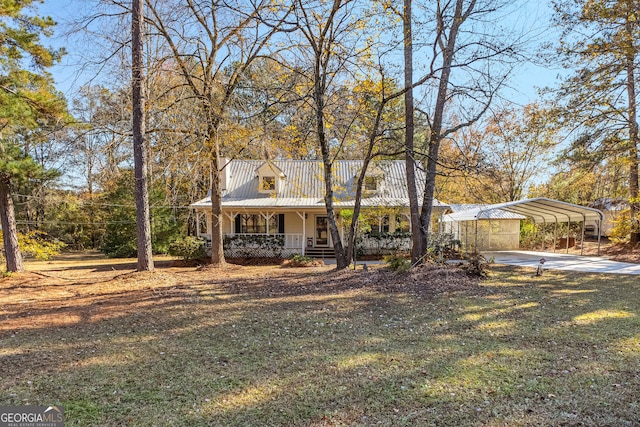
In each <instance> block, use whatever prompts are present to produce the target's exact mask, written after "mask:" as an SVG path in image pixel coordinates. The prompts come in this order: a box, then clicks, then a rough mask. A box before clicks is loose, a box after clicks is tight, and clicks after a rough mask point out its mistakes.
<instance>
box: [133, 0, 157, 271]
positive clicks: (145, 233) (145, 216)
mask: <svg viewBox="0 0 640 427" xmlns="http://www.w3.org/2000/svg"><path fill="white" fill-rule="evenodd" d="M143 5H144V1H143V0H133V4H132V17H131V74H132V76H131V77H132V79H131V92H132V98H133V100H132V101H133V160H134V169H135V181H136V184H135V191H136V228H137V232H138V271H153V267H154V266H153V254H152V250H151V221H150V214H149V193H148V191H147V160H148V159H147V146H146V144H145V141H144V136H145V135H144V134H145V123H144V90H143V85H142V83H143V79H144V77H143V60H142V47H143V38H144V37H143V34H144V18H143Z"/></svg>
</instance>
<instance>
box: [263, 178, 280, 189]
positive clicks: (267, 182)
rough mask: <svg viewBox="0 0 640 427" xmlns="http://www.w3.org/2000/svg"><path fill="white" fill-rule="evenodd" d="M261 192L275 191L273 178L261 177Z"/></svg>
mask: <svg viewBox="0 0 640 427" xmlns="http://www.w3.org/2000/svg"><path fill="white" fill-rule="evenodd" d="M261 190H262V191H276V177H275V176H263V177H262V188H261Z"/></svg>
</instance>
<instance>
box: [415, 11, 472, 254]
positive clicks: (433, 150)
mask: <svg viewBox="0 0 640 427" xmlns="http://www.w3.org/2000/svg"><path fill="white" fill-rule="evenodd" d="M474 5H475V0H474V1H472V2H471V3H470V5H469V7H468V9H467V11H466V12H465V13H463V9H462V6H463V0H457V1H456V9H455V12H454V16H453V19H452V20H451V28H450V30H449V34H448V37H446V45H445V47H444V49H443V51H442V72H441V74H440V82H439V84H438V94H437V97H436V105H435V110H434V114H433V120H432V123H431V132H430V138H429V158H428V159H427V167H426V170H427V173H426V177H425V186H424V193H423V197H422V212H421V214H420V237H421V238H422V244H423V245H424V246H423V247H422V253H421V257H423V256H424V255H425V254H426V253H427V248H428V246H429V229H430V227H431V216H432V212H433V199H434V196H435V188H436V173H437V166H438V155H439V152H440V142H441V141H442V122H443V120H444V112H445V107H446V104H447V93H448V88H449V78H450V77H451V67H452V64H453V56H454V52H455V45H456V38H457V37H458V32H459V29H460V25H462V23H463V22H464V21H465V19H466V17H467V16H468V14H469V13H470V11H471V10H472V9H473V7H474ZM440 13H442V12H440Z"/></svg>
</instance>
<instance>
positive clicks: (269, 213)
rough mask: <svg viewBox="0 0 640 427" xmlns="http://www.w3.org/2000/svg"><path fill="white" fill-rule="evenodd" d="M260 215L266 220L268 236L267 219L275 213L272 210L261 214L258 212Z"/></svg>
mask: <svg viewBox="0 0 640 427" xmlns="http://www.w3.org/2000/svg"><path fill="white" fill-rule="evenodd" d="M260 215H262V217H263V218H264V219H265V220H266V221H267V236H268V235H269V220H270V219H271V218H273V216H274V215H275V213H274V212H267V213H263V214H260Z"/></svg>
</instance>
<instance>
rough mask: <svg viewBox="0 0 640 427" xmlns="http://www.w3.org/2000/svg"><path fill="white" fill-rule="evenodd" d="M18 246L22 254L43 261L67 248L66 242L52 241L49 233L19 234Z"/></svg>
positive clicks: (31, 232) (32, 232)
mask: <svg viewBox="0 0 640 427" xmlns="http://www.w3.org/2000/svg"><path fill="white" fill-rule="evenodd" d="M0 236H2V234H0ZM18 245H19V246H20V250H21V251H22V252H24V253H25V254H27V255H30V256H32V257H34V258H36V259H38V260H41V261H46V260H48V259H51V257H53V256H55V255H58V254H59V253H60V251H61V250H62V249H64V248H65V247H66V246H67V245H66V244H65V243H64V242H61V241H59V240H57V239H52V238H51V237H50V236H49V235H48V234H47V233H43V232H41V231H30V232H28V233H25V234H23V233H18Z"/></svg>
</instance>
